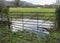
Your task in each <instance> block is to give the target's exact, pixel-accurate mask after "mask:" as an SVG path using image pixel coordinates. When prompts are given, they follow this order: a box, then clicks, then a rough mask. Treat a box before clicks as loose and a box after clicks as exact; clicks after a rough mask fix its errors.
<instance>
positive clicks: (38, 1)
mask: <svg viewBox="0 0 60 43" xmlns="http://www.w3.org/2000/svg"><path fill="white" fill-rule="evenodd" d="M10 1H11V0H10ZM22 1H26V2H30V3H33V4H41V5H44V4H52V3H55V2H56V0H22Z"/></svg>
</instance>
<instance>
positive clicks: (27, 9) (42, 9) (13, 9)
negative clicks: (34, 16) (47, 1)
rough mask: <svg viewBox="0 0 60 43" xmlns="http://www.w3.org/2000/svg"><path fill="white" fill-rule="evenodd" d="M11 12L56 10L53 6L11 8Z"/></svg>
mask: <svg viewBox="0 0 60 43" xmlns="http://www.w3.org/2000/svg"><path fill="white" fill-rule="evenodd" d="M10 12H17V13H19V12H55V9H53V8H10Z"/></svg>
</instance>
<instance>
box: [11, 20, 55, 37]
mask: <svg viewBox="0 0 60 43" xmlns="http://www.w3.org/2000/svg"><path fill="white" fill-rule="evenodd" d="M11 26H12V28H13V29H12V31H14V32H16V31H18V30H21V31H23V30H24V29H25V30H26V31H29V32H30V33H32V32H34V33H35V34H37V37H38V38H39V37H40V36H43V37H44V36H45V34H49V32H48V31H47V30H46V29H44V28H52V27H53V26H54V25H53V22H51V21H44V20H38V21H37V20H32V19H12V25H11Z"/></svg>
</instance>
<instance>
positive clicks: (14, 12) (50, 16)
mask: <svg viewBox="0 0 60 43" xmlns="http://www.w3.org/2000/svg"><path fill="white" fill-rule="evenodd" d="M20 12H35V13H23V15H24V16H23V17H24V18H29V17H30V18H32V19H36V17H38V18H39V19H44V20H51V21H54V20H55V14H54V13H39V14H38V13H36V12H55V9H53V8H10V15H11V16H13V17H16V18H22V13H20Z"/></svg>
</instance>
